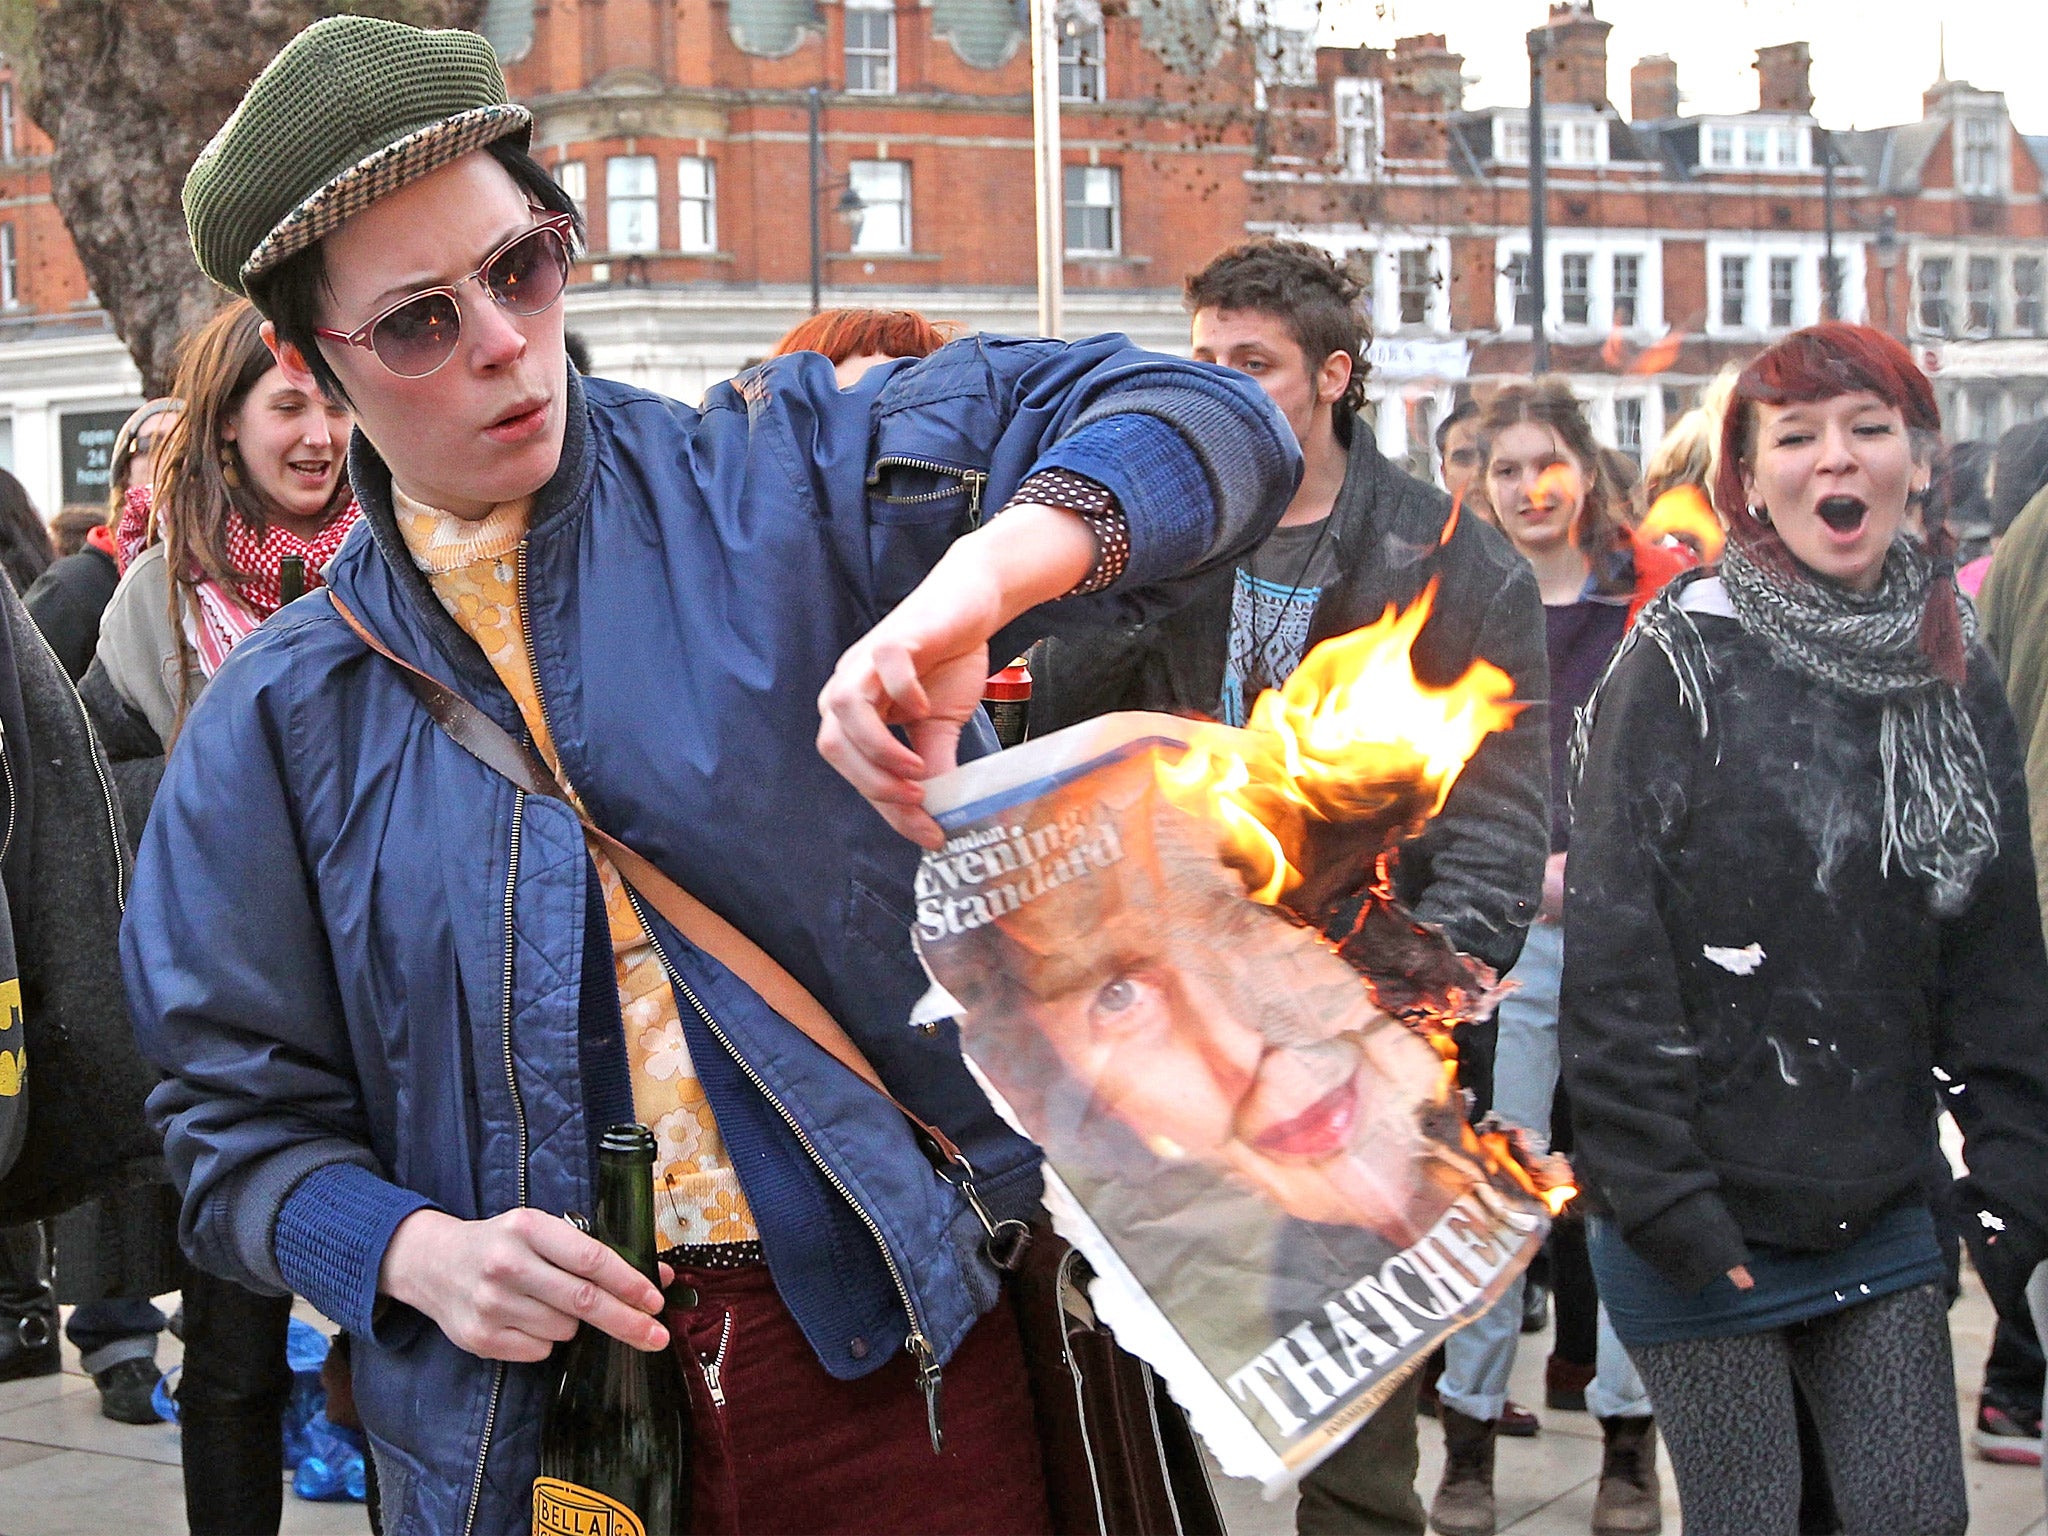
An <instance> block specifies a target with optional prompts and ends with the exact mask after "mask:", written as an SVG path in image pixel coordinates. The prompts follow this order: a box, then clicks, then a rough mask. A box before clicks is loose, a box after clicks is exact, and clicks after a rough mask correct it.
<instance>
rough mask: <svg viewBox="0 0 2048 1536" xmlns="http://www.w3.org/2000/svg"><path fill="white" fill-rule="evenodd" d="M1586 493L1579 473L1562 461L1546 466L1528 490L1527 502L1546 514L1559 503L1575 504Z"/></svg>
mask: <svg viewBox="0 0 2048 1536" xmlns="http://www.w3.org/2000/svg"><path fill="white" fill-rule="evenodd" d="M1585 493H1586V488H1585V485H1584V484H1583V483H1582V482H1581V481H1580V479H1579V472H1578V471H1577V470H1576V469H1574V468H1572V466H1571V465H1570V464H1568V463H1566V462H1565V461H1564V460H1563V459H1559V460H1558V461H1557V462H1556V463H1555V464H1547V465H1545V466H1544V468H1543V472H1542V473H1541V474H1539V475H1538V476H1537V477H1536V483H1535V484H1534V485H1533V486H1531V487H1530V488H1529V502H1530V504H1531V505H1532V506H1536V507H1540V508H1542V509H1543V510H1544V511H1545V512H1548V511H1549V510H1550V509H1551V508H1552V507H1554V506H1556V505H1558V503H1560V502H1570V503H1574V504H1576V503H1577V502H1578V500H1579V498H1580V497H1582V496H1584V495H1585Z"/></svg>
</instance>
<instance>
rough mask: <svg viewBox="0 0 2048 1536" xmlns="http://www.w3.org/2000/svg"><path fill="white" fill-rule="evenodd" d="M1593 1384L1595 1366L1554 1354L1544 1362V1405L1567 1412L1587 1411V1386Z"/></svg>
mask: <svg viewBox="0 0 2048 1536" xmlns="http://www.w3.org/2000/svg"><path fill="white" fill-rule="evenodd" d="M1592 1384H1593V1367H1592V1366H1590V1365H1580V1364H1579V1363H1578V1362H1577V1361H1574V1360H1567V1359H1565V1358H1564V1357H1563V1356H1562V1355H1552V1356H1551V1357H1550V1358H1549V1359H1548V1360H1546V1361H1544V1362H1543V1406H1544V1407H1546V1408H1555V1409H1558V1410H1560V1411H1562V1412H1565V1413H1584V1412H1585V1411H1586V1388H1588V1387H1589V1386H1591V1385H1592Z"/></svg>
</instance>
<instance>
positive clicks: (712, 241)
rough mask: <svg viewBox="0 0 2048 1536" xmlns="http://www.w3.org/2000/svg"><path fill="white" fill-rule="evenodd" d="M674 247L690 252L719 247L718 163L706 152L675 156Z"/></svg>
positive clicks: (706, 250)
mask: <svg viewBox="0 0 2048 1536" xmlns="http://www.w3.org/2000/svg"><path fill="white" fill-rule="evenodd" d="M676 249H677V250H679V251H688V252H690V253H692V254H693V255H704V254H707V253H709V252H712V251H715V250H717V249H718V162H717V161H716V160H714V159H712V158H711V157H710V156H709V155H681V156H678V157H677V159H676Z"/></svg>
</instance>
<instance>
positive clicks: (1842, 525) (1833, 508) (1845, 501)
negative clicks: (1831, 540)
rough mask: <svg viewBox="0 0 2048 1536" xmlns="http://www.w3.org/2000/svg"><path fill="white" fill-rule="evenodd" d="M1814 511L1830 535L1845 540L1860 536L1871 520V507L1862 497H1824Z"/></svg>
mask: <svg viewBox="0 0 2048 1536" xmlns="http://www.w3.org/2000/svg"><path fill="white" fill-rule="evenodd" d="M1813 510H1814V512H1815V514H1816V515H1817V516H1818V517H1819V518H1820V520H1821V522H1823V523H1824V524H1826V525H1827V529H1828V531H1829V532H1830V533H1832V534H1834V535H1835V536H1836V537H1837V538H1840V539H1844V540H1847V539H1853V538H1855V537H1856V536H1857V535H1858V534H1860V533H1861V532H1862V531H1863V525H1864V524H1865V523H1866V522H1867V521H1868V520H1869V518H1870V506H1869V504H1868V503H1867V502H1865V501H1864V500H1863V498H1862V497H1860V496H1823V497H1822V498H1821V500H1820V503H1819V505H1818V506H1816V507H1815V508H1814V509H1813Z"/></svg>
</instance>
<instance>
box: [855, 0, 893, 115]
mask: <svg viewBox="0 0 2048 1536" xmlns="http://www.w3.org/2000/svg"><path fill="white" fill-rule="evenodd" d="M845 11H846V15H845V18H844V20H845V26H846V36H845V38H844V45H845V46H844V53H845V64H846V90H847V93H848V94H849V95H853V96H894V95H895V94H896V7H895V6H894V5H893V4H889V3H887V0H860V3H858V4H848V5H847V6H846V7H845ZM855 16H861V17H863V18H866V20H867V21H872V20H873V18H875V17H877V16H880V17H884V18H886V20H885V22H884V30H885V31H886V32H887V34H888V36H887V39H886V41H885V42H884V44H883V45H882V46H881V47H876V46H875V44H874V42H873V40H872V39H871V38H869V37H868V35H867V27H866V23H865V22H864V23H863V26H862V29H861V42H860V45H859V46H858V47H856V46H855V45H854V40H853V18H854V17H855ZM856 60H858V61H859V62H860V64H861V65H862V66H863V67H862V68H861V69H860V70H859V71H857V72H856V70H855V69H854V64H855V61H856ZM856 73H858V75H859V79H860V83H859V84H855V83H854V81H855V76H856ZM878 76H879V83H877V79H878Z"/></svg>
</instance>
